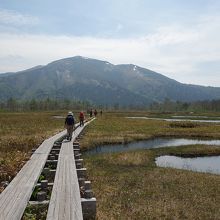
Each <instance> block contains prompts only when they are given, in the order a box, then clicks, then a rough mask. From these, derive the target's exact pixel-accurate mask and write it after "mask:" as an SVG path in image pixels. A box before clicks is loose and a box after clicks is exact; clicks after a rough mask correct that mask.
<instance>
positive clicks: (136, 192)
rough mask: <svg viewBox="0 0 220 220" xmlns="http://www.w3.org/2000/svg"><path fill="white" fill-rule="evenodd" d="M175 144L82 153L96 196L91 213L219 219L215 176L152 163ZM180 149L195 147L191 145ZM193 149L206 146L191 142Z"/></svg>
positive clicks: (219, 195) (106, 216)
mask: <svg viewBox="0 0 220 220" xmlns="http://www.w3.org/2000/svg"><path fill="white" fill-rule="evenodd" d="M210 148H212V147H210ZM179 150H180V149H179V148H168V149H167V150H166V149H153V150H141V151H135V152H123V153H114V154H103V155H97V156H87V157H85V161H86V167H87V168H88V174H89V179H90V180H91V181H92V188H93V190H94V192H95V196H96V198H97V219H219V216H220V188H219V185H220V176H218V175H210V174H202V173H194V172H191V171H183V170H177V169H171V168H158V167H156V165H155V162H154V159H155V157H156V156H158V155H163V154H165V153H166V154H172V153H175V152H179ZM181 150H182V151H183V152H185V153H186V152H187V153H189V152H191V151H193V150H194V151H196V150H195V149H194V146H188V147H182V148H181ZM197 150H198V151H204V152H205V150H206V149H205V148H204V147H203V146H197ZM213 150H214V151H215V150H216V149H215V147H214V149H213ZM219 152H220V150H218V153H219Z"/></svg>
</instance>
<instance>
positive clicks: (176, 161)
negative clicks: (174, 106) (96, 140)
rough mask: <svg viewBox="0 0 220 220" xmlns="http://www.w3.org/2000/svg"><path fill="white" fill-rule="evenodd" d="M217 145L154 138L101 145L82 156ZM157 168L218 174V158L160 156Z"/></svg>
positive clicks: (206, 141) (214, 141)
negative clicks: (197, 145)
mask: <svg viewBox="0 0 220 220" xmlns="http://www.w3.org/2000/svg"><path fill="white" fill-rule="evenodd" d="M196 144H203V145H218V146H220V140H200V139H187V138H155V139H150V140H144V141H137V142H131V143H128V144H110V145H101V146H97V147H95V148H92V149H90V150H87V151H85V152H84V155H94V154H103V153H114V152H126V151H132V150H141V149H153V148H161V147H178V146H186V145H196ZM156 164H157V166H162V167H173V168H179V169H188V170H193V171H200V172H209V173H216V174H220V156H210V157H198V158H180V157H175V156H160V157H158V158H156Z"/></svg>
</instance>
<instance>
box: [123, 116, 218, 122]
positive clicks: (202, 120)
mask: <svg viewBox="0 0 220 220" xmlns="http://www.w3.org/2000/svg"><path fill="white" fill-rule="evenodd" d="M172 117H174V116H172ZM175 117H176V118H148V117H141V116H140V117H126V118H129V119H145V120H159V121H169V122H172V121H190V122H203V123H220V120H214V119H213V120H205V119H189V118H187V117H186V116H185V117H184V116H182V117H184V118H182V117H178V116H175ZM190 118H192V116H191V117H190ZM197 118H198V117H197ZM203 118H204V117H203Z"/></svg>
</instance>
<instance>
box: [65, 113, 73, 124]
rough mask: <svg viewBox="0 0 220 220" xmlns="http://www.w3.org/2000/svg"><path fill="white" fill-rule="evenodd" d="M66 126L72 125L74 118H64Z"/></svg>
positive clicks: (69, 116)
mask: <svg viewBox="0 0 220 220" xmlns="http://www.w3.org/2000/svg"><path fill="white" fill-rule="evenodd" d="M66 124H67V125H74V124H75V120H74V117H73V116H72V115H68V116H67V117H66Z"/></svg>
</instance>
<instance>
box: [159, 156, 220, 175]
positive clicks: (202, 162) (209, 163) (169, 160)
mask: <svg viewBox="0 0 220 220" xmlns="http://www.w3.org/2000/svg"><path fill="white" fill-rule="evenodd" d="M156 164H157V166H159V167H170V168H177V169H183V170H192V171H196V172H204V173H213V174H220V156H209V157H196V158H181V157H176V156H160V157H157V158H156Z"/></svg>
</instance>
